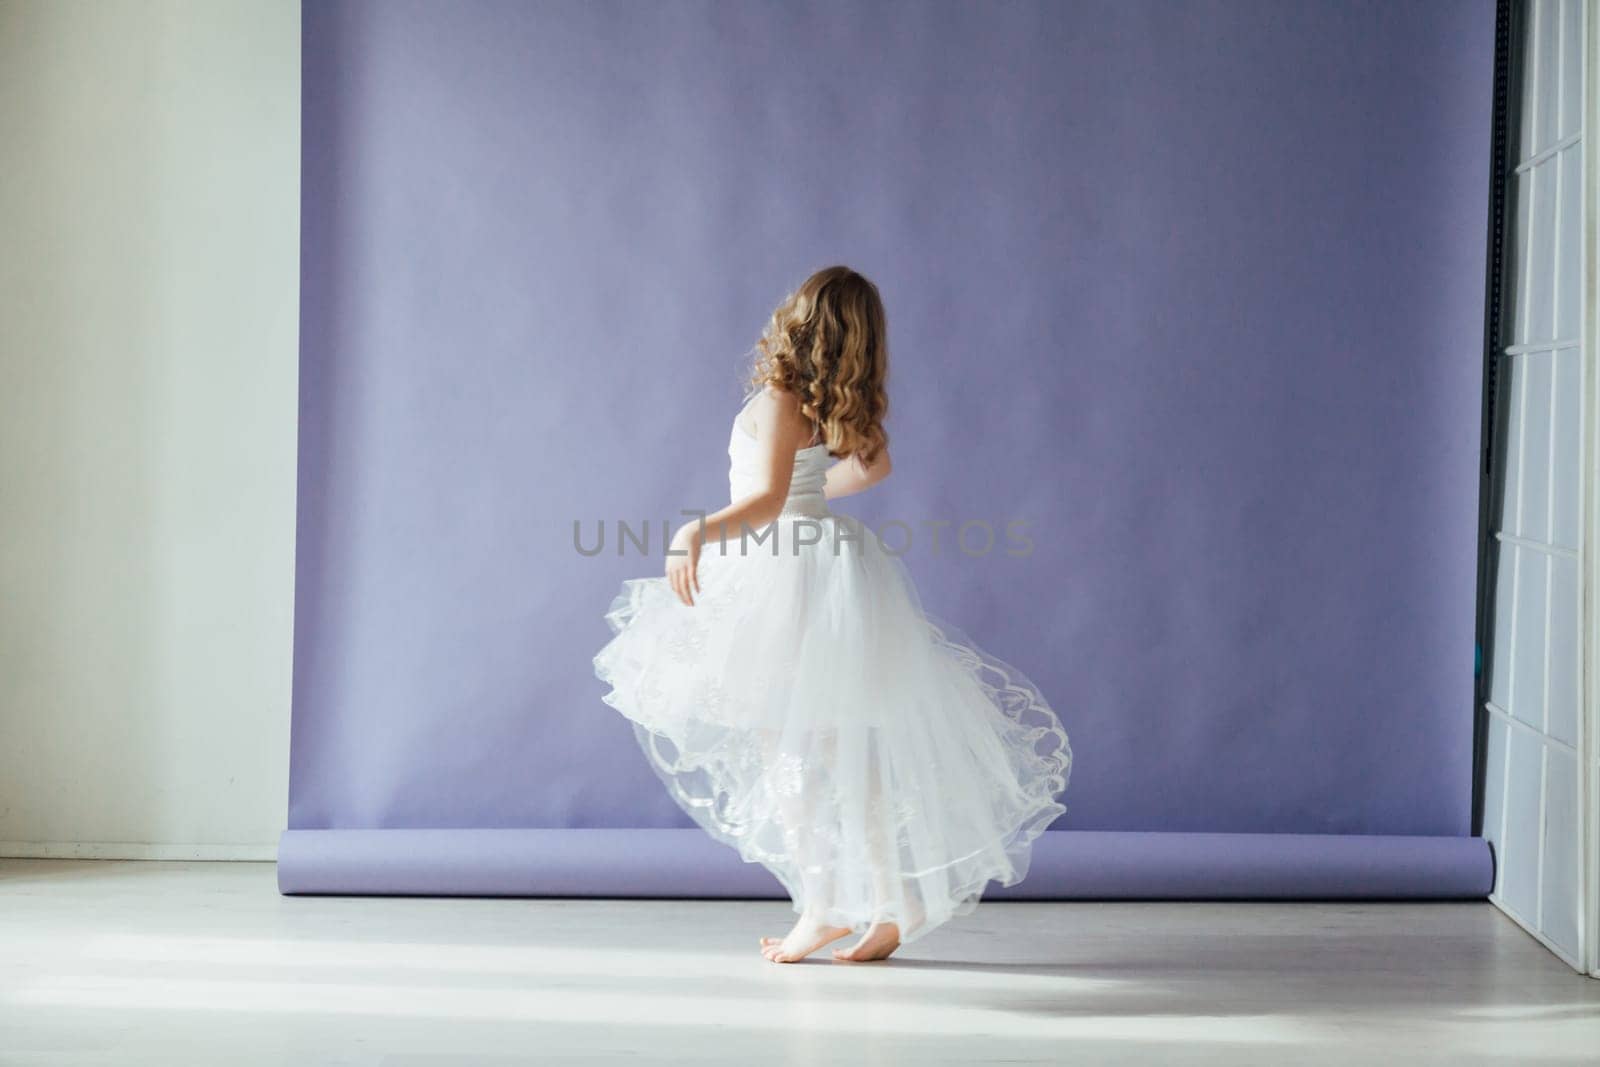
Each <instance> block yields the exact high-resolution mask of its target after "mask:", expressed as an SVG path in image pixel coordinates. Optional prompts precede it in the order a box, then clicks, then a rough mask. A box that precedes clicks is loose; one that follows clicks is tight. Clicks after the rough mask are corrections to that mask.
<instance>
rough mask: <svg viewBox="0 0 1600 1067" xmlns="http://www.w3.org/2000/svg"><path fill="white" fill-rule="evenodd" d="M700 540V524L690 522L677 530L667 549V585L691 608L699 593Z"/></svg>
mask: <svg viewBox="0 0 1600 1067" xmlns="http://www.w3.org/2000/svg"><path fill="white" fill-rule="evenodd" d="M700 540H701V530H700V523H699V522H692V523H689V524H688V525H687V526H680V527H679V528H678V532H677V533H675V534H673V535H672V544H671V545H669V546H668V548H667V584H668V585H670V586H672V591H673V592H674V593H677V594H678V599H679V600H681V601H683V602H684V603H685V604H687V605H688V606H689V607H691V608H692V607H694V594H696V593H698V592H700Z"/></svg>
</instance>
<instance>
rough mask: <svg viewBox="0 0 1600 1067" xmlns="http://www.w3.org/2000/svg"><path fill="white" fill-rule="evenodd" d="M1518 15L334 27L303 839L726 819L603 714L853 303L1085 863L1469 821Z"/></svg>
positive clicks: (1291, 13) (1059, 16) (304, 521)
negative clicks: (1480, 513) (1490, 281)
mask: <svg viewBox="0 0 1600 1067" xmlns="http://www.w3.org/2000/svg"><path fill="white" fill-rule="evenodd" d="M1492 11H1493V6H1492V4H1491V3H1490V2H1488V0H1475V2H1471V3H1449V4H1424V3H1415V4H1406V3H1400V4H1396V3H1351V2H1348V0H1340V2H1337V3H1333V2H1329V3H1171V2H1163V3H1148V4H1147V3H1127V2H1117V3H1104V4H1070V3H1007V4H952V3H930V2H922V0H919V2H908V3H884V2H873V3H828V4H767V3H683V2H675V3H661V4H645V3H632V2H629V3H611V2H581V3H471V4H468V3H449V4H445V3H402V2H384V3H366V2H363V3H348V2H338V3H317V4H307V5H306V8H305V16H304V17H305V36H304V45H305V50H304V67H303V75H304V94H305V110H304V131H303V132H304V174H303V178H304V185H303V197H304V201H303V203H304V210H303V222H302V226H303V289H302V296H301V302H302V316H303V318H302V323H303V333H302V367H301V370H302V377H301V438H300V441H301V448H300V516H299V558H298V580H297V598H298V600H297V618H296V635H295V691H294V723H293V757H292V782H291V789H292V801H291V811H290V825H291V827H293V828H296V829H318V828H334V827H339V828H363V827H365V828H392V827H408V828H430V827H433V828H459V827H474V828H495V827H527V828H546V827H667V826H688V825H690V823H689V822H688V820H687V819H686V818H685V817H684V816H683V815H682V814H681V813H680V812H679V811H678V810H677V809H676V807H675V806H674V805H673V804H672V802H671V800H670V799H669V798H668V797H667V796H666V794H665V792H664V791H663V790H662V789H661V786H660V783H659V782H658V781H657V779H656V778H655V777H654V776H653V775H652V773H651V772H650V770H649V768H648V766H647V765H646V763H645V761H644V759H643V758H642V757H641V756H640V754H639V753H638V752H637V749H636V747H635V744H634V741H633V738H632V735H631V733H630V732H629V729H628V725H627V723H626V722H625V721H624V720H623V719H622V718H621V717H620V716H618V715H617V714H616V713H615V712H613V711H612V710H611V709H609V708H608V707H606V706H605V705H603V704H602V703H601V702H600V699H599V697H600V691H601V690H600V686H599V683H598V682H597V681H596V680H595V678H594V677H593V675H592V673H591V669H590V657H591V656H592V655H593V653H594V651H595V650H596V649H597V648H598V647H599V645H600V644H601V643H602V642H603V641H604V640H605V639H606V638H607V636H608V634H609V632H608V630H607V629H606V626H605V624H604V622H603V621H602V618H601V613H602V612H603V611H604V609H605V607H606V606H607V604H608V603H609V601H610V599H611V597H612V595H613V594H614V593H615V592H616V590H617V586H618V583H619V582H620V581H621V580H622V579H623V578H624V577H628V576H633V575H638V574H645V573H655V572H656V571H657V570H658V565H657V563H656V561H655V560H654V559H642V558H640V557H639V556H637V555H636V554H631V553H630V554H629V555H628V556H626V557H625V558H618V557H617V555H616V554H615V553H614V551H610V550H609V549H610V548H611V547H612V546H610V545H609V544H608V552H607V553H606V554H604V555H602V556H600V557H598V558H592V559H589V558H582V557H580V556H579V555H578V554H577V553H576V552H575V551H574V549H573V546H572V524H573V521H574V520H575V519H582V520H584V521H585V523H586V525H587V527H588V528H589V529H591V530H592V529H593V526H594V524H595V523H596V522H598V521H599V520H602V519H604V520H607V521H608V522H612V521H614V520H616V519H619V518H624V517H626V518H631V519H634V520H640V519H646V518H650V519H655V520H658V521H659V520H660V519H662V518H666V517H670V516H674V515H676V513H677V510H678V509H679V508H680V507H690V506H716V505H719V504H720V503H722V502H723V501H724V500H725V498H726V493H727V484H726V468H725V464H726V455H725V453H724V449H725V447H726V442H727V435H728V425H729V419H730V417H731V416H732V414H733V411H734V407H735V405H736V403H737V399H738V374H739V373H740V371H741V370H742V356H743V353H744V352H745V351H746V350H747V349H748V348H749V346H750V344H751V343H752V342H753V341H754V339H755V337H756V336H757V334H758V332H759V330H760V328H761V326H762V324H763V322H764V321H765V318H766V316H767V314H768V313H769V311H770V310H771V308H772V306H773V305H774V304H775V303H776V301H777V300H778V299H779V298H780V297H781V296H782V295H783V293H784V292H785V291H786V290H787V289H788V288H789V287H791V286H793V285H794V284H796V283H797V282H798V281H799V280H800V279H802V278H803V277H804V276H805V275H806V274H807V273H809V272H810V271H812V270H814V269H816V268H818V267H822V266H825V265H827V264H830V263H834V262H844V263H848V264H851V265H853V266H855V267H857V268H858V269H860V270H861V271H863V272H864V273H865V274H867V275H868V276H869V277H871V278H873V279H874V280H875V281H876V282H877V283H878V285H879V287H880V289H881V291H882V293H883V296H884V298H885V302H886V305H887V308H888V312H889V318H890V335H891V348H892V353H893V361H892V372H891V404H892V415H891V419H890V423H889V430H890V433H891V435H892V439H893V450H894V456H895V465H896V474H895V476H894V477H893V478H891V479H890V480H889V482H888V483H886V484H885V485H884V486H883V487H882V489H881V490H875V491H874V492H873V493H871V494H868V496H867V497H866V498H862V499H861V500H860V502H859V503H856V502H855V501H850V502H846V503H845V504H843V505H842V507H844V509H846V510H853V511H855V512H856V513H857V514H860V515H862V516H863V517H865V518H867V519H869V520H871V521H873V522H879V521H882V520H884V519H887V518H902V519H906V520H908V521H913V522H921V521H922V520H925V519H932V518H950V519H955V520H957V521H960V520H966V519H986V520H989V521H991V522H994V523H1003V522H1005V521H1007V520H1011V519H1022V520H1026V521H1028V522H1029V523H1030V524H1031V526H1030V532H1031V534H1032V537H1033V540H1034V543H1035V551H1034V553H1033V555H1032V556H1031V557H1029V558H1027V559H1012V558H1007V557H1006V556H1004V555H1003V554H995V555H991V556H989V557H986V558H982V559H972V558H966V557H963V556H961V555H960V554H958V553H955V552H953V551H951V550H950V549H949V548H948V547H946V549H945V551H944V553H943V554H942V555H938V556H936V555H934V554H932V552H931V551H930V550H929V547H928V545H927V542H926V539H924V540H922V541H920V542H919V543H918V544H917V546H916V547H915V548H914V549H913V550H912V551H911V552H910V553H909V554H908V555H907V556H906V562H907V565H908V566H909V567H910V568H911V570H912V572H913V574H914V575H915V576H916V578H917V580H918V582H919V585H920V588H921V591H922V594H923V598H924V601H925V603H926V604H927V606H928V607H929V609H930V610H934V611H936V612H938V613H939V614H942V615H945V616H947V617H948V618H950V619H951V620H953V621H955V622H957V623H958V624H960V625H961V626H962V627H963V628H964V629H966V630H967V631H968V632H970V633H971V634H972V635H973V636H974V637H975V638H976V639H977V640H978V641H979V642H980V643H982V644H984V645H985V646H986V647H987V648H989V649H990V650H991V651H993V652H995V653H997V654H999V655H1000V656H1001V657H1003V658H1005V659H1007V660H1009V661H1011V662H1012V663H1014V664H1015V665H1016V666H1018V667H1020V668H1021V669H1023V670H1024V671H1026V672H1027V673H1028V674H1029V675H1031V676H1032V677H1033V679H1034V680H1035V681H1036V682H1038V683H1039V684H1040V686H1041V687H1042V688H1043V690H1044V691H1045V693H1046V694H1047V695H1048V696H1049V697H1050V698H1051V699H1052V701H1053V703H1055V705H1056V706H1057V707H1058V708H1059V710H1060V711H1061V713H1062V716H1063V718H1064V720H1065V722H1066V724H1067V727H1068V730H1069V732H1070V733H1071V736H1072V741H1073V746H1074V750H1075V753H1076V760H1077V762H1076V766H1075V771H1074V777H1073V781H1072V784H1071V788H1070V789H1069V792H1068V795H1067V797H1066V798H1065V799H1066V803H1067V805H1068V808H1069V811H1068V814H1067V815H1066V816H1065V817H1064V818H1063V819H1062V820H1061V821H1060V823H1058V825H1059V826H1061V827H1063V828H1071V829H1080V830H1096V831H1108V830H1132V831H1147V830H1161V831H1232V832H1286V831H1287V832H1305V833H1346V834H1397V835H1402V834H1419V835H1420V834H1432V835H1446V836H1448V835H1462V834H1465V833H1467V832H1468V817H1469V800H1470V766H1469V765H1470V758H1469V757H1470V749H1471V734H1472V713H1471V691H1472V638H1473V634H1472V624H1473V586H1474V535H1475V531H1476V520H1477V512H1476V488H1477V476H1476V470H1475V463H1476V444H1477V433H1478V404H1479V375H1480V346H1481V330H1482V297H1483V292H1482V290H1483V251H1484V250H1483V243H1484V242H1483V226H1484V219H1485V213H1486V208H1485V197H1486V188H1487V165H1488V164H1487V149H1488V107H1489V93H1490V73H1491V59H1492V51H1493V39H1492V38H1493V19H1492Z"/></svg>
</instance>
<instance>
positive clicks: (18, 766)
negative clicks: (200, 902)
mask: <svg viewBox="0 0 1600 1067" xmlns="http://www.w3.org/2000/svg"><path fill="white" fill-rule="evenodd" d="M299 139H300V5H299V3H297V2H281V0H280V2H273V0H244V2H238V0H233V2H205V0H194V2H187V3H185V2H173V0H155V2H151V0H142V2H125V0H113V2H96V3H65V2H51V0H22V2H18V0H0V855H91V856H93V855H100V856H134V857H140V856H150V857H181V856H200V857H208V856H215V857H229V856H234V857H262V858H265V857H270V856H271V855H272V854H273V846H274V845H275V842H276V839H277V834H278V831H279V830H280V829H281V828H282V827H283V825H284V820H285V812H286V805H287V796H286V794H287V763H288V730H289V690H290V662H291V654H290V653H291V620H292V598H293V577H294V491H295V426H296V381H297V355H296V349H297V333H298V326H297V320H298V279H297V272H298V254H299V252H298V249H299V192H300V181H299Z"/></svg>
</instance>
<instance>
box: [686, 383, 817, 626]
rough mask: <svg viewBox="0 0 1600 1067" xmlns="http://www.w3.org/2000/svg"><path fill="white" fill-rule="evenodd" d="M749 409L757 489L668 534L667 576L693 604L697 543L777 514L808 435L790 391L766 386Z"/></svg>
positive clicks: (762, 522)
mask: <svg viewBox="0 0 1600 1067" xmlns="http://www.w3.org/2000/svg"><path fill="white" fill-rule="evenodd" d="M751 412H752V414H753V415H754V416H755V420H756V435H755V436H756V444H757V457H758V462H759V469H758V471H757V472H756V476H755V484H756V485H757V486H758V488H757V489H756V490H755V491H754V492H752V493H750V494H749V495H748V496H744V497H741V498H739V499H738V500H735V501H734V502H733V503H731V504H729V505H728V506H727V507H725V508H722V509H721V510H718V511H714V512H712V513H711V514H710V515H707V516H706V517H705V520H704V521H703V522H702V521H701V520H698V519H696V520H694V521H692V522H690V523H688V524H686V525H684V526H681V527H679V528H678V532H677V533H675V534H673V535H672V544H671V546H670V548H671V552H672V554H669V555H668V556H667V580H668V581H669V582H670V583H671V585H672V589H673V591H674V592H676V593H677V594H678V599H679V600H682V601H683V602H684V603H685V604H688V605H690V606H693V604H694V594H695V593H698V592H699V591H700V581H699V574H698V564H699V561H700V548H701V546H702V545H704V544H705V543H706V542H707V541H724V540H728V539H730V538H734V537H738V536H739V535H740V534H741V533H742V532H743V530H744V528H745V527H746V526H749V527H751V528H752V529H755V528H759V527H762V526H765V525H766V524H767V523H769V522H771V521H773V520H774V519H776V518H777V517H778V515H779V513H781V512H782V511H783V503H784V501H785V500H787V499H788V497H789V483H790V481H791V480H792V479H793V477H794V454H795V450H796V449H798V448H800V447H801V446H803V445H804V444H805V442H806V438H807V437H808V436H809V435H810V427H808V426H807V425H806V419H805V416H803V415H801V414H800V403H799V401H798V400H796V399H795V397H794V396H793V395H791V394H787V393H778V392H775V391H773V390H770V389H769V390H767V391H766V392H764V393H762V395H761V396H760V397H758V398H757V399H756V401H755V402H754V403H753V404H752V406H751Z"/></svg>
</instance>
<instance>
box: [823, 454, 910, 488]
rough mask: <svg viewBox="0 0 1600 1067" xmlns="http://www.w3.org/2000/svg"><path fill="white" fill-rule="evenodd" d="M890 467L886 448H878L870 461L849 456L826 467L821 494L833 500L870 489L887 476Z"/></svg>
mask: <svg viewBox="0 0 1600 1067" xmlns="http://www.w3.org/2000/svg"><path fill="white" fill-rule="evenodd" d="M892 469H893V468H892V466H891V465H890V462H889V450H888V449H887V448H883V449H880V450H879V451H878V455H877V457H876V458H875V459H874V460H873V461H872V462H871V463H862V462H861V457H860V456H849V457H847V458H845V459H841V460H840V461H839V462H838V463H835V464H834V465H833V466H831V467H829V468H828V480H827V482H825V483H824V484H823V487H822V495H823V496H824V497H826V498H827V499H829V500H833V499H834V498H835V497H841V496H850V495H851V494H852V493H859V492H861V491H862V490H864V489H871V488H872V487H873V486H875V485H877V484H878V483H879V482H881V481H883V480H884V479H885V478H887V477H889V472H890V470H892Z"/></svg>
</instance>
